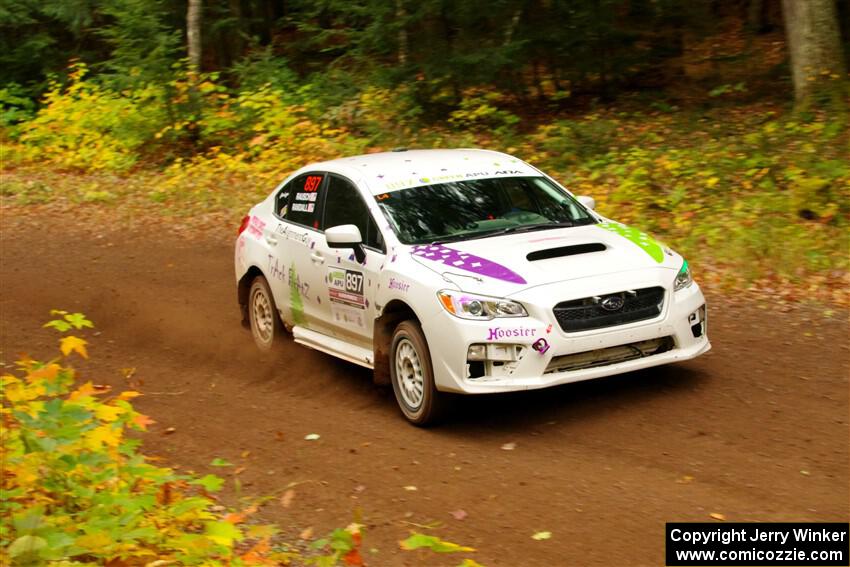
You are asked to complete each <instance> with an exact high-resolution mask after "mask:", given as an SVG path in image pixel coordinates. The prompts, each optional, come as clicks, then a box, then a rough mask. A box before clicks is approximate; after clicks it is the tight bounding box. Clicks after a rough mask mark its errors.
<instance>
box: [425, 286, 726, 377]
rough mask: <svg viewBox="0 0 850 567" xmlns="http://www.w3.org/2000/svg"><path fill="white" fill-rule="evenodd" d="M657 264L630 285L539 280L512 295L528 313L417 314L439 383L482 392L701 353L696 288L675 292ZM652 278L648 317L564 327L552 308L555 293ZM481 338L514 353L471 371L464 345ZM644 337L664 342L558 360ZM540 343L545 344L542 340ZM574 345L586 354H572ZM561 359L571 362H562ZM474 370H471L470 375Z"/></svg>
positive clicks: (573, 294)
mask: <svg viewBox="0 0 850 567" xmlns="http://www.w3.org/2000/svg"><path fill="white" fill-rule="evenodd" d="M660 272H661V273H659V271H654V272H651V273H644V274H642V275H641V274H638V275H637V277H634V278H632V279H630V280H629V281H630V284H631V285H626V286H624V285H623V284H622V283H612V282H610V281H604V280H601V281H594V280H595V279H596V278H593V279H587V280H582V281H581V282H580V283H576V282H566V283H563V284H551V285H547V286H539V287H537V288H531V289H528V290H526V291H524V292H521V293H519V294H516V295H514V296H511V299H515V300H517V301H521V302H522V303H523V304H524V305H525V307H526V309H527V310H528V313H529V316H528V317H521V318H500V319H493V320H491V321H469V320H463V319H458V318H457V317H454V316H452V315H450V314H448V313H446V312H440V313H439V314H437V315H435V316H434V317H432V318H430V319H428V320H426V321H423V325H422V329H423V331H424V332H425V336H426V338H427V340H428V345H429V348H430V351H431V360H432V366H433V368H434V378H435V382H436V385H437V389H438V390H441V391H447V392H458V393H466V394H482V393H495V392H510V391H517V390H531V389H538V388H548V387H549V386H556V385H559V384H567V383H570V382H578V381H581V380H590V379H592V378H600V377H603V376H610V375H612V374H620V373H623V372H631V371H634V370H640V369H642V368H648V367H651V366H658V365H661V364H668V363H671V362H679V361H683V360H689V359H691V358H695V357H697V356H699V355H701V354H703V353H704V352H706V351H708V350H709V349H710V348H711V344H710V343H709V341H708V336H707V321H706V317H705V309H704V306H705V298H704V297H703V294H702V291H701V290H700V288H699V286H698V285H697V284H696V283H694V284H692V285H691V286H690V287H688V288H686V289H683V290H680V291H678V292H675V293H674V292H673V290H672V287H671V286H670V282H669V281H663V280H665V279H669V278H667V277H666V276H667V275H668V274H667V272H668V270H663V271H660ZM653 285H661V286H662V287H664V288H665V290H666V293H665V299H664V304H663V306H662V309H661V313H660V314H659V315H658V316H657V317H655V318H653V319H650V320H645V321H638V322H634V323H628V324H624V325H618V326H614V327H606V328H601V329H594V330H589V331H581V332H574V333H565V332H564V331H563V330H562V329H561V327H560V326H559V325H558V322H557V320H556V319H555V316H554V313H553V311H552V306H553V305H555V304H556V303H558V302H559V301H564V300H569V299H578V298H581V297H589V296H592V295H604V294H608V293H615V292H618V291H623V290H625V289H639V288H642V287H649V286H653ZM701 308H703V309H701ZM696 319H699V324H700V327H699V328H697V329H696V330H694V328H693V326H694V323H695V320H696ZM540 339H543V342H540ZM657 339H661V340H660V341H659V340H657ZM481 344H485V345H491V344H492V345H499V347H494V348H497V349H498V350H500V351H502V352H505V351H507V352H511V353H513V355H512V358H513V360H511V361H506V362H498V363H495V364H497V365H498V366H493V365H492V364H488V366H487V370H486V371H485V372H483V375H482V372H481V371H480V368H481V367H480V366H479V367H476V368H478V369H479V370H478V371H476V370H475V369H473V367H471V366H470V364H469V361H468V360H467V357H468V353H469V347H470V345H481ZM646 344H653V345H655V344H663V345H664V347H663V348H659V349H657V352H658V353H657V354H652V353H644V355H641V356H639V357H636V358H632V359H629V360H623V361H617V359H616V357H612V358H613V361H611V362H607V361H605V360H601V361H597V362H596V363H595V364H584V365H582V364H580V363H579V364H575V363H570V364H561V363H559V361H564V360H571V359H579V360H587V359H594V358H600V357H601V358H602V359H604V358H605V356H609V355H608V354H603V353H610V352H617V351H618V350H619V351H620V352H622V351H624V350H626V349H614V348H612V347H620V346H621V345H628V347H627V348H628V349H632V350H633V351H634V352H640V351H639V349H637V348H635V347H634V345H646ZM546 345H548V348H545V346H546ZM500 347H502V348H500ZM541 347H543V348H541ZM488 348H490V347H488ZM603 349H607V350H603ZM541 351H542V352H541ZM578 353H589V354H587V355H586V356H580V357H575V356H570V355H575V354H578ZM590 353H592V354H590ZM635 356H637V355H635ZM553 360H554V361H553ZM473 364H476V363H473ZM565 366H573V367H575V369H570V370H562V368H564V367H565ZM475 375H477V377H473V376H475Z"/></svg>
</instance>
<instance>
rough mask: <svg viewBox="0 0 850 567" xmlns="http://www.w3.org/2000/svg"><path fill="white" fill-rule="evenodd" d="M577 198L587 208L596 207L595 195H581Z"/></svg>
mask: <svg viewBox="0 0 850 567" xmlns="http://www.w3.org/2000/svg"><path fill="white" fill-rule="evenodd" d="M576 200H577V201H578V202H579V203H581V204H582V205H583V206H584V208H585V209H590V210H591V211H592V210H593V209H595V208H596V199H594V198H593V197H588V196H587V195H579V196H577V197H576Z"/></svg>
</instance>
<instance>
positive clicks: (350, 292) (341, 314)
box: [328, 268, 366, 328]
mask: <svg viewBox="0 0 850 567" xmlns="http://www.w3.org/2000/svg"><path fill="white" fill-rule="evenodd" d="M328 295H329V296H330V300H331V313H332V314H333V318H334V320H335V321H336V322H338V323H344V324H347V325H352V326H355V327H360V328H365V327H366V319H365V317H364V312H365V310H366V298H365V297H364V296H363V273H362V272H357V271H355V270H344V269H342V268H328Z"/></svg>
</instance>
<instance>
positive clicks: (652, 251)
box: [596, 222, 664, 264]
mask: <svg viewBox="0 0 850 567" xmlns="http://www.w3.org/2000/svg"><path fill="white" fill-rule="evenodd" d="M596 226H598V227H599V228H604V229H605V230H607V231H608V232H613V233H614V234H619V235H620V236H622V237H623V238H625V239H626V240H631V241H632V242H634V243H635V244H637V245H638V246H640V247H641V248H643V251H644V252H646V253H647V254H649V255H650V256H652V259H653V260H655V261H656V262H658V263H659V264H660V263H661V262H663V261H664V250H663V249H662V247H661V246H662V245H661V243H659V242H658V241H657V240H655V239H654V238H652V237H651V236H650V235H648V234H647V233H645V232H641V231H639V230H638V229H636V228H630V227H628V226H626V225H624V224H620V223H616V222H603V223H600V224H598V225H596Z"/></svg>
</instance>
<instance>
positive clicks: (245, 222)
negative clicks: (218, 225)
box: [236, 215, 251, 236]
mask: <svg viewBox="0 0 850 567" xmlns="http://www.w3.org/2000/svg"><path fill="white" fill-rule="evenodd" d="M250 221H251V216H250V215H245V216H244V217H242V222H241V223H240V224H239V232H237V233H236V236H239V235H240V234H242V233H243V232H245V229H246V228H248V223H249V222H250Z"/></svg>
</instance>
